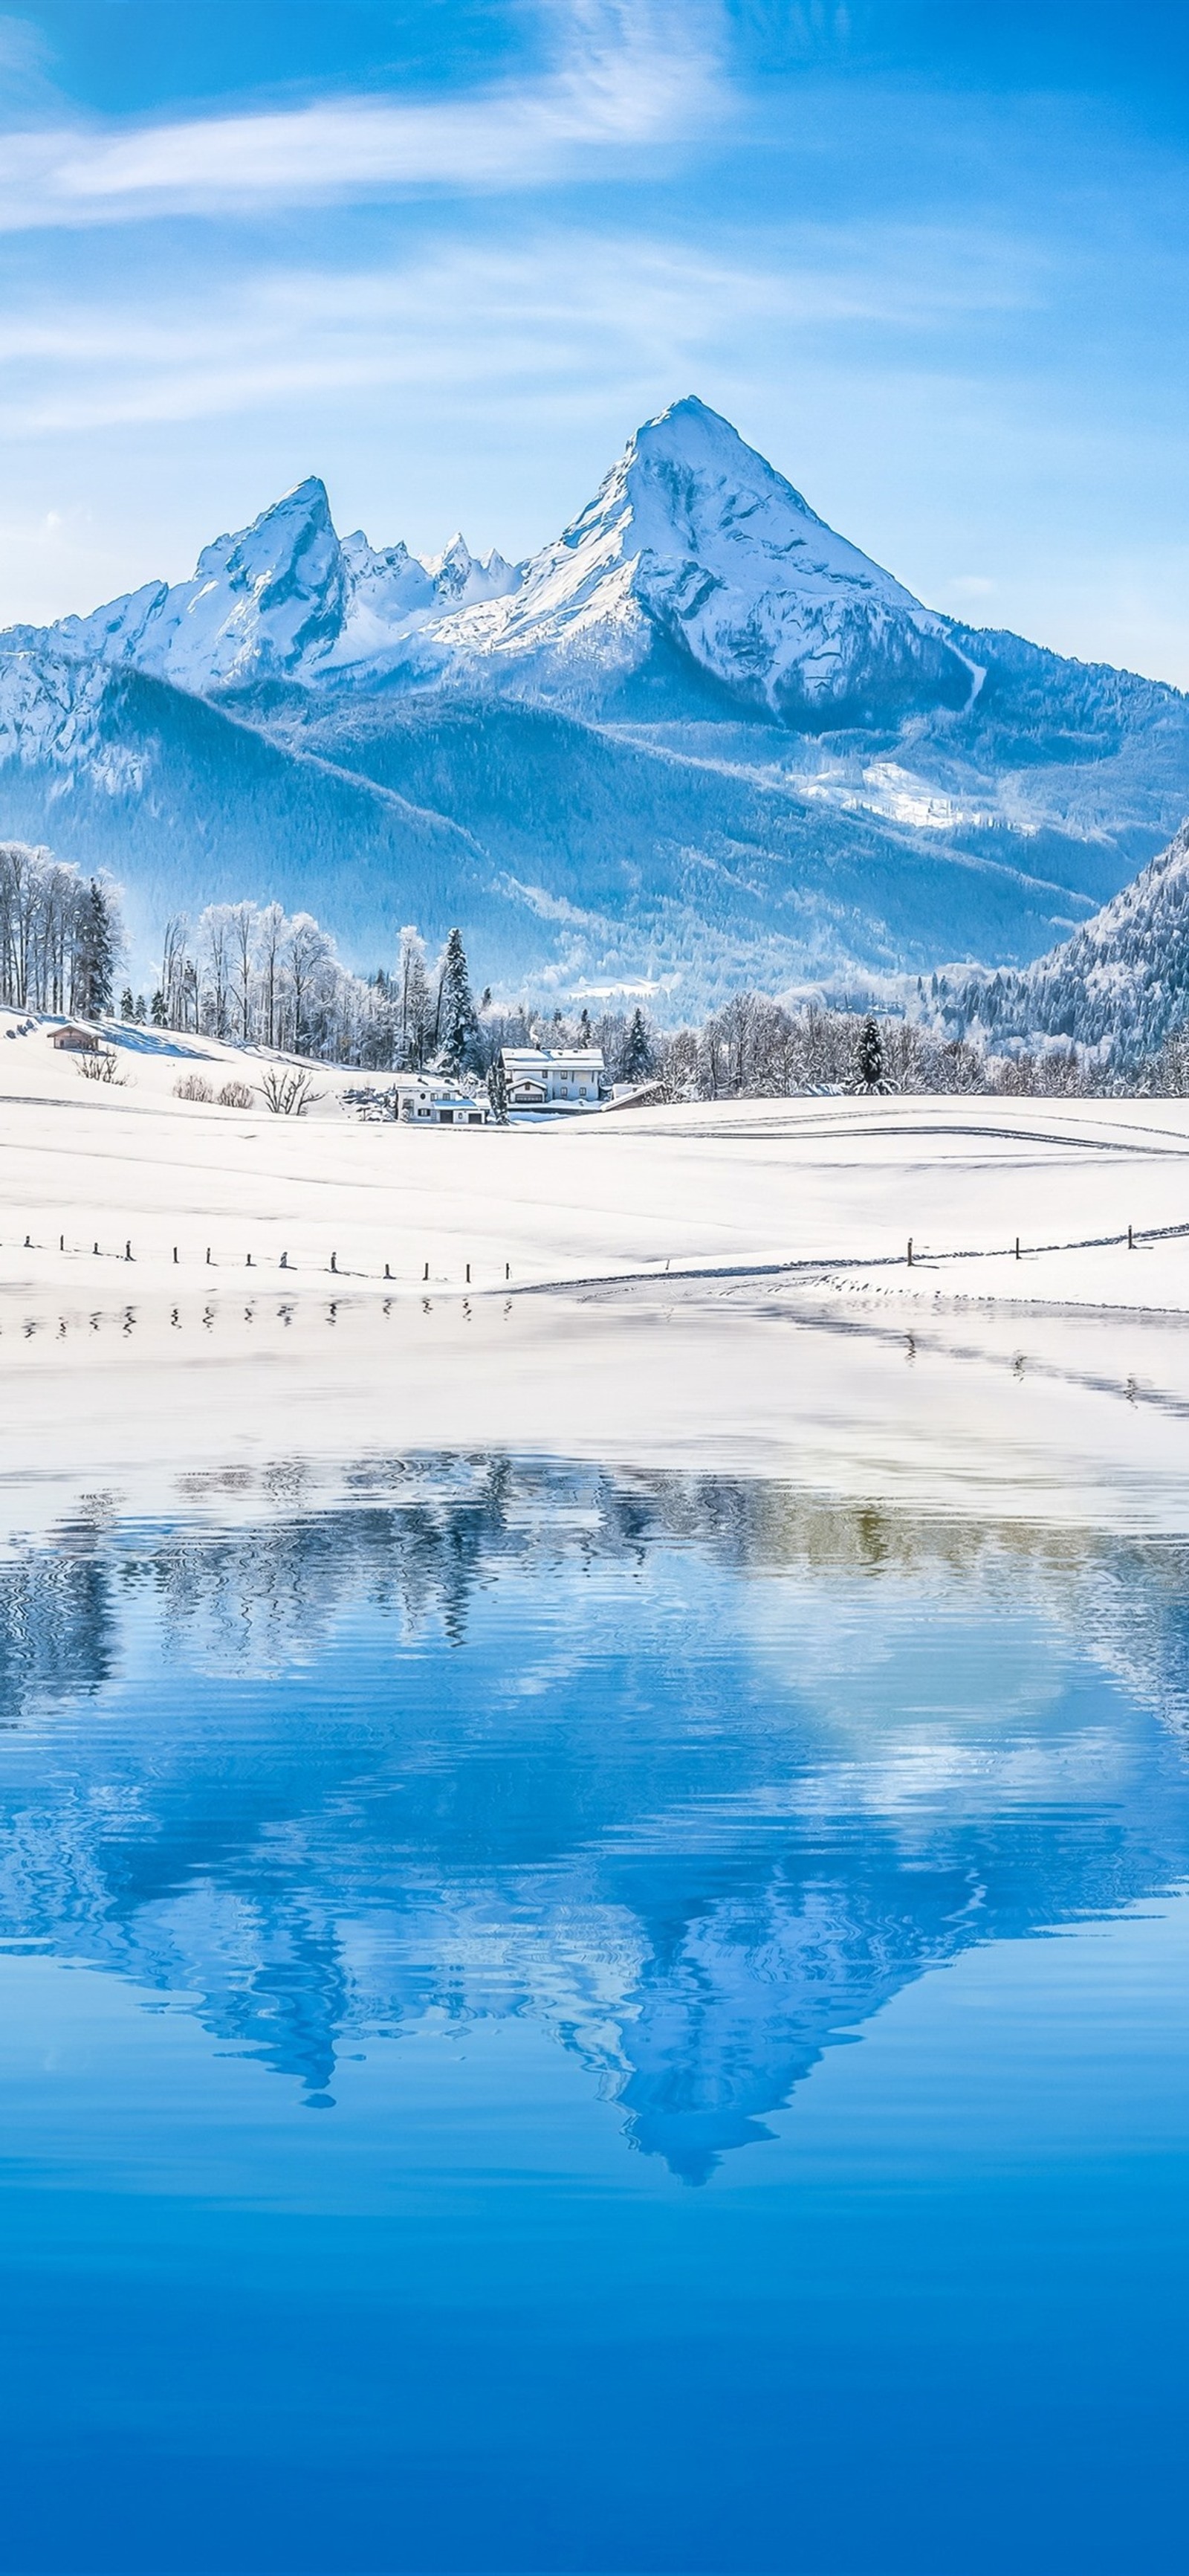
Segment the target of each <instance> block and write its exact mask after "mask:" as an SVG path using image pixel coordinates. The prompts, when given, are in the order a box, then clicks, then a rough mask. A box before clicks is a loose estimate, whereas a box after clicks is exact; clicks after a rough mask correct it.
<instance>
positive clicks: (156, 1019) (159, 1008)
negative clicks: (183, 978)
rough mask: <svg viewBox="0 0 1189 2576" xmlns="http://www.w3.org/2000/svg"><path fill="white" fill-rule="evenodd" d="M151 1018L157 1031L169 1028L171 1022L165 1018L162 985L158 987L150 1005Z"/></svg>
mask: <svg viewBox="0 0 1189 2576" xmlns="http://www.w3.org/2000/svg"><path fill="white" fill-rule="evenodd" d="M149 1018H150V1019H151V1021H152V1023H153V1027H154V1028H155V1029H167V1028H168V1026H169V1022H168V1020H167V1018H166V1016H165V995H164V993H163V992H162V991H161V988H160V985H158V987H157V990H156V992H155V993H154V995H153V998H152V1001H151V1002H150V1004H149Z"/></svg>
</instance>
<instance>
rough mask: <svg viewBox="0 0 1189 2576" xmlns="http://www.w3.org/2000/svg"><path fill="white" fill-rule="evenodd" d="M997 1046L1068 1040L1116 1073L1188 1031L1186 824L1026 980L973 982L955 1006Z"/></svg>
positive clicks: (1032, 969) (1188, 829) (1022, 976)
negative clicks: (1099, 1056)
mask: <svg viewBox="0 0 1189 2576" xmlns="http://www.w3.org/2000/svg"><path fill="white" fill-rule="evenodd" d="M952 1010H953V1011H954V1012H955V1013H956V1014H957V1015H958V1016H960V1017H961V1018H962V1020H963V1021H964V1022H965V1023H966V1025H970V1024H971V1023H972V1022H976V1021H977V1022H978V1023H979V1024H980V1025H981V1026H983V1027H984V1028H985V1029H986V1030H987V1031H988V1033H989V1035H990V1037H991V1038H992V1040H993V1041H996V1042H1001V1041H1004V1040H1013V1039H1028V1038H1032V1037H1054V1038H1068V1039H1071V1040H1072V1041H1073V1042H1074V1044H1075V1045H1078V1046H1084V1047H1093V1048H1096V1049H1098V1050H1100V1051H1101V1052H1103V1053H1105V1054H1106V1055H1108V1056H1109V1057H1110V1058H1111V1059H1112V1060H1114V1061H1115V1062H1118V1063H1120V1064H1127V1063H1129V1062H1135V1061H1138V1060H1139V1059H1141V1058H1143V1057H1144V1056H1149V1055H1151V1054H1153V1053H1154V1051H1155V1050H1156V1049H1157V1048H1158V1047H1159V1046H1160V1045H1161V1044H1162V1043H1163V1041H1164V1039H1165V1038H1167V1037H1171V1036H1174V1035H1175V1034H1176V1033H1177V1032H1178V1031H1179V1030H1181V1029H1184V1028H1185V1027H1186V1026H1189V823H1187V824H1185V825H1184V826H1183V827H1182V829H1181V830H1180V831H1179V832H1177V833H1176V834H1175V835H1174V838H1173V839H1172V840H1171V841H1170V843H1169V846H1168V848H1167V849H1166V850H1162V851H1161V852H1160V854H1159V856H1158V857H1157V858H1155V859H1152V860H1151V861H1150V862H1149V864H1148V866H1147V867H1146V868H1143V869H1141V871H1140V873H1139V875H1138V876H1137V877H1135V878H1134V879H1133V880H1132V882H1131V884H1130V885H1126V886H1124V888H1123V891H1122V893H1121V894H1117V895H1116V896H1115V898H1114V901H1113V902H1111V903H1108V904H1104V906H1103V908H1102V910H1101V911H1100V912H1097V913H1095V915H1094V917H1093V919H1092V920H1091V921H1087V922H1084V923H1083V925H1082V927H1081V929H1080V930H1077V931H1075V932H1074V935H1073V937H1072V938H1071V939H1067V940H1065V941H1063V942H1062V944H1061V946H1060V947H1059V948H1054V949H1052V950H1051V951H1050V952H1049V954H1048V956H1046V957H1041V958H1039V959H1038V960H1037V963H1036V964H1035V966H1030V967H1029V968H1027V970H1026V971H1025V972H1024V973H1023V974H1015V975H1002V974H1001V975H996V976H994V977H991V978H982V977H980V978H977V979H976V980H975V981H974V982H973V983H972V984H971V985H970V986H968V987H964V988H962V989H961V990H960V991H959V993H958V994H957V995H956V996H955V997H954V1000H953V1004H952Z"/></svg>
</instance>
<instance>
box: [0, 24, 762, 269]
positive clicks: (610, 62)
mask: <svg viewBox="0 0 1189 2576" xmlns="http://www.w3.org/2000/svg"><path fill="white" fill-rule="evenodd" d="M716 27H717V11H716V9H715V8H714V7H713V5H712V0H684V5H681V6H678V5H675V0H570V5H569V6H567V7H566V8H565V9H564V10H558V11H557V12H556V26H555V36H556V39H557V47H556V54H555V60H554V63H553V66H552V68H551V69H549V70H548V71H546V72H544V73H542V74H540V75H538V76H537V77H535V78H532V79H522V80H520V81H514V80H505V81H502V82H500V83H498V84H496V85H493V86H491V87H488V88H486V89H484V90H481V91H473V92H470V93H462V94H458V95H450V96H445V97H441V98H437V99H412V100H410V99H405V100H402V99H400V98H396V97H391V96H388V97H374V96H368V97H362V98H334V99H328V100H323V101H321V102H316V103H314V104H312V105H310V106H306V107H302V108H298V109H290V110H277V111H274V112H270V113H258V114H243V115H224V116H208V117H192V118H188V119H186V120H184V121H179V122H176V123H171V124H158V125H151V126H139V127H136V128H133V129H124V130H122V131H118V132H113V131H111V130H110V129H109V130H105V131H96V130H94V129H81V128H77V127H46V126H42V127H39V128H35V129H29V128H26V129H25V130H24V131H21V132H15V133H11V132H10V133H8V134H6V135H3V136H0V229H6V230H9V231H24V230H28V229H30V228H31V227H36V226H46V225H79V224H91V223H113V222H127V221H131V220H138V219H142V218H144V217H146V216H152V215H159V214H165V213H178V212H183V213H208V214H215V213H225V212H228V211H235V210H237V209H245V208H252V207H254V206H260V205H280V204H300V203H309V202H311V201H318V200H325V199H343V198H348V197H357V196H360V195H362V194H366V193H368V192H376V191H380V192H385V193H389V194H393V193H396V194H399V193H402V192H411V191H422V190H426V189H440V188H446V189H451V190H456V191H470V190H476V191H481V190H492V189H515V188H525V187H534V186H539V185H540V184H542V183H543V182H545V181H548V180H551V179H556V178H558V177H561V176H564V175H565V174H566V173H567V172H568V171H569V170H571V169H573V168H578V169H581V168H584V167H585V166H587V164H588V162H589V161H590V159H591V157H592V156H597V157H598V159H599V162H600V165H601V164H603V163H605V161H606V157H607V155H608V154H609V153H616V152H621V153H622V152H628V153H630V152H632V151H633V150H637V149H639V148H640V147H641V146H647V145H656V144H658V143H665V142H672V141H678V140H681V139H685V138H692V137H693V136H695V135H696V134H698V133H699V132H701V131H704V130H705V129H706V128H707V127H708V126H709V125H711V124H713V123H716V124H718V125H720V126H721V124H722V122H723V120H724V117H725V116H726V115H727V113H728V95H727V91H726V87H725V84H724V80H723V76H722V72H721V65H720V55H719V49H718V46H717V44H716V41H715V37H716Z"/></svg>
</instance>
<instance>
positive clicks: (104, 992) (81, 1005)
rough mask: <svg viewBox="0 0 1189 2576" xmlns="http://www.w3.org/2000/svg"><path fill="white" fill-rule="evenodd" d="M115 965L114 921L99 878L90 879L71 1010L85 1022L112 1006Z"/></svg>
mask: <svg viewBox="0 0 1189 2576" xmlns="http://www.w3.org/2000/svg"><path fill="white" fill-rule="evenodd" d="M115 962H116V921H115V914H114V907H113V906H112V905H111V904H110V903H109V902H108V898H107V896H106V894H105V893H104V890H103V887H102V886H101V885H100V883H99V879H98V877H92V879H91V882H90V884H89V886H88V887H87V890H86V893H85V894H84V896H83V899H82V907H81V913H80V919H79V928H78V940H77V945H76V948H75V953H74V972H73V984H74V992H73V1008H74V1009H75V1010H76V1011H80V1012H81V1013H82V1016H83V1018H84V1019H88V1020H97V1019H98V1018H99V1017H100V1016H101V1014H102V1013H103V1012H104V1011H110V1009H111V1006H112V976H113V971H114V968H115Z"/></svg>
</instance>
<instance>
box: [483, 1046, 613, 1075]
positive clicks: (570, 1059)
mask: <svg viewBox="0 0 1189 2576" xmlns="http://www.w3.org/2000/svg"><path fill="white" fill-rule="evenodd" d="M500 1053H501V1055H502V1057H503V1061H504V1063H505V1065H506V1067H507V1070H508V1072H509V1073H549V1072H550V1071H553V1072H555V1073H563V1072H565V1073H601V1072H602V1070H603V1050H602V1048H601V1047H501V1049H500Z"/></svg>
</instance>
